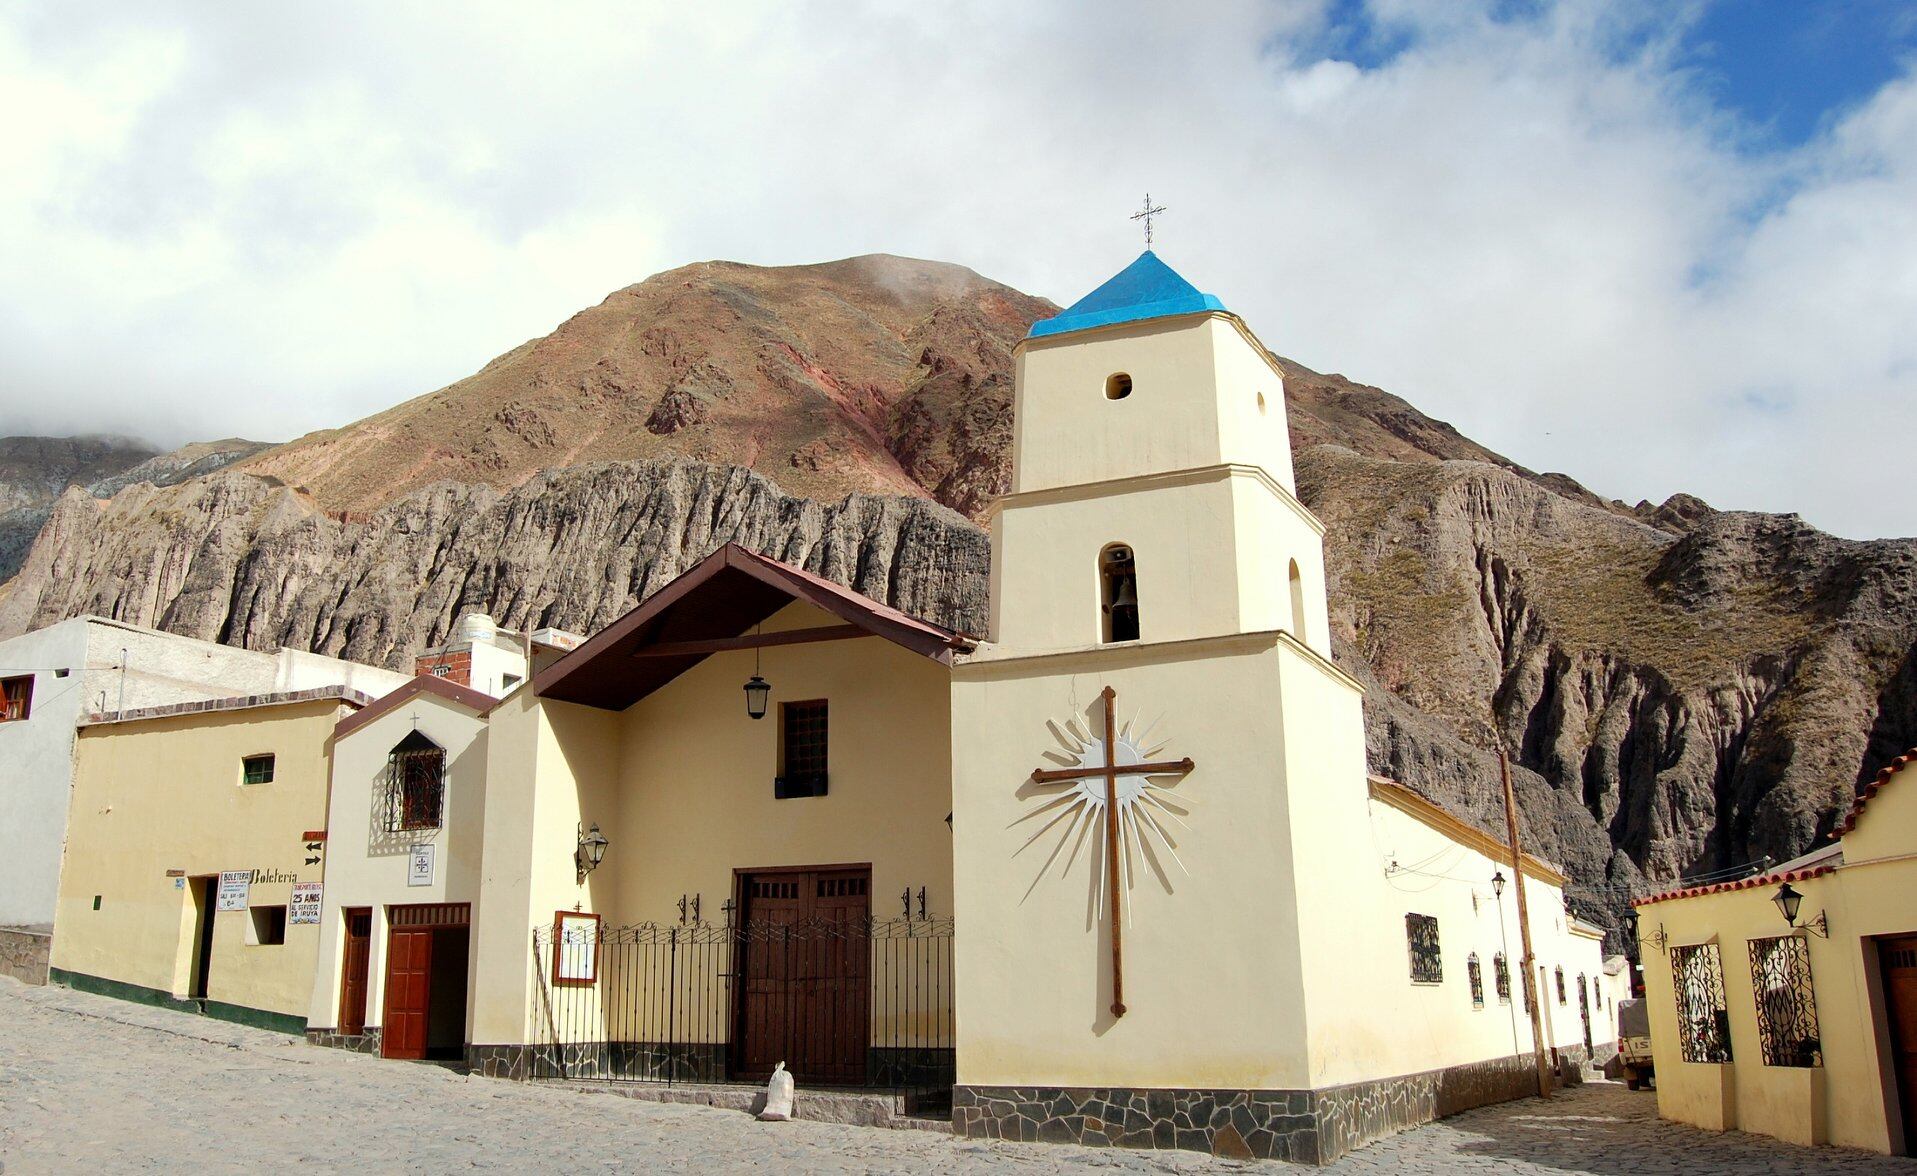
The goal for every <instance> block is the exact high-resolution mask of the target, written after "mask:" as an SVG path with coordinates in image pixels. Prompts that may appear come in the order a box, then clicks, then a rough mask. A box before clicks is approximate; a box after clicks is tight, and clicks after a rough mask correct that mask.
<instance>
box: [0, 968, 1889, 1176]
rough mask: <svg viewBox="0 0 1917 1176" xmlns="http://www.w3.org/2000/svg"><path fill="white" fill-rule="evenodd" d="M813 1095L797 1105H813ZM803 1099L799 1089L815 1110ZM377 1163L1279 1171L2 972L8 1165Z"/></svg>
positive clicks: (1364, 1166)
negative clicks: (752, 1112)
mask: <svg viewBox="0 0 1917 1176" xmlns="http://www.w3.org/2000/svg"><path fill="white" fill-rule="evenodd" d="M803 1097H804V1095H803V1092H801V1100H803ZM801 1108H803V1101H801ZM290 1165H308V1166H311V1167H315V1168H323V1169H332V1168H344V1167H351V1168H353V1169H356V1170H358V1171H361V1172H397V1171H407V1172H449V1171H467V1170H481V1171H487V1170H491V1171H502V1170H505V1171H522V1170H524V1171H561V1170H568V1171H585V1172H594V1171H616V1170H621V1169H630V1170H641V1171H666V1172H685V1171H701V1172H704V1171H738V1172H743V1171H765V1170H771V1171H775V1172H776V1171H779V1170H781V1169H784V1170H788V1171H804V1172H941V1173H943V1172H977V1171H988V1170H989V1171H1013V1172H1077V1171H1085V1170H1088V1169H1102V1170H1110V1171H1118V1172H1214V1171H1245V1170H1257V1171H1276V1170H1278V1169H1279V1168H1280V1167H1281V1165H1274V1164H1264V1165H1260V1164H1237V1163H1231V1162H1228V1161H1221V1160H1213V1159H1211V1158H1210V1157H1207V1156H1198V1155H1192V1154H1189V1153H1183V1152H1161V1153H1150V1152H1128V1151H1115V1150H1094V1149H1088V1148H1071V1147H1050V1146H1045V1145H1039V1144H1022V1145H1021V1144H1000V1143H976V1142H969V1141H964V1140H956V1139H953V1138H951V1137H949V1136H944V1135H938V1134H933V1133H930V1132H925V1131H886V1130H879V1129H874V1128H866V1127H841V1126H835V1125H829V1124H819V1123H802V1122H801V1123H760V1122H757V1121H756V1120H754V1119H751V1118H749V1117H747V1116H745V1115H743V1114H740V1113H737V1112H733V1111H722V1110H715V1109H712V1108H710V1107H699V1106H680V1105H671V1104H662V1103H646V1102H636V1101H634V1100H631V1099H625V1098H619V1097H617V1096H613V1095H605V1094H587V1093H578V1092H575V1091H572V1090H567V1089H562V1088H555V1087H547V1086H529V1085H523V1084H515V1083H508V1082H501V1081H496V1080H491V1079H484V1078H469V1077H465V1076H462V1075H459V1074H456V1073H453V1072H451V1071H449V1070H445V1069H441V1068H439V1067H434V1066H421V1065H414V1064H409V1063H405V1062H387V1061H382V1060H380V1059H378V1058H370V1057H363V1056H360V1055H357V1054H348V1053H344V1052H342V1051H339V1050H329V1049H322V1048H319V1047H316V1046H310V1045H307V1044H305V1043H304V1042H300V1041H295V1040H293V1039H290V1038H287V1037H284V1036H281V1035H278V1034H274V1033H267V1032H264V1031H261V1030H255V1029H246V1028H242V1027H240V1026H236V1025H228V1024H224V1023H222V1022H219V1021H210V1020H206V1019H204V1018H200V1017H193V1016H188V1015H184V1014H180V1013H174V1012H169V1011H163V1010H160V1009H150V1008H145V1007H143V1006H140V1005H132V1004H126V1003H123V1002H120V1001H115V1000H109V999H107V998H105V997H96V996H88V995H85V994H82V993H76V992H71V991H68V990H66V989H59V988H27V987H24V986H22V985H20V984H18V983H15V982H12V981H6V980H0V1169H4V1171H5V1172H6V1173H8V1174H9V1176H12V1174H14V1173H26V1172H48V1171H75V1170H84V1171H102V1172H124V1171H157V1170H168V1171H174V1170H181V1169H191V1170H193V1171H194V1172H195V1173H196V1176H198V1174H201V1173H217V1172H239V1171H248V1172H251V1171H258V1170H261V1169H266V1168H281V1167H286V1166H290ZM1330 1171H1332V1172H1339V1173H1364V1172H1374V1171H1375V1172H1384V1171H1390V1172H1405V1171H1410V1172H1449V1171H1458V1172H1525V1173H1551V1174H1554V1176H1561V1174H1568V1173H1580V1172H1588V1173H1596V1174H1599V1176H1626V1174H1633V1173H1679V1172H1682V1173H1683V1174H1684V1176H1711V1174H1713V1173H1734V1172H1758V1173H1773V1172H1776V1173H1782V1172H1807V1171H1817V1172H1837V1173H1859V1174H1862V1173H1886V1174H1897V1176H1917V1162H1912V1161H1908V1160H1888V1159H1884V1158H1881V1157H1876V1156H1865V1155H1860V1154H1856V1153H1850V1152H1839V1151H1834V1150H1831V1149H1820V1150H1816V1151H1804V1150H1799V1149H1795V1148H1790V1147H1786V1146H1784V1145H1781V1144H1773V1143H1770V1142H1768V1141H1765V1140H1762V1139H1758V1138H1754V1137H1751V1136H1744V1135H1736V1134H1732V1135H1727V1136H1712V1135H1708V1134H1705V1133H1702V1132H1696V1131H1691V1130H1688V1129H1685V1128H1680V1127H1674V1126H1670V1125H1668V1124H1663V1123H1660V1122H1658V1121H1657V1119H1656V1117H1655V1106H1654V1104H1653V1100H1652V1097H1651V1096H1650V1095H1639V1094H1631V1093H1628V1092H1626V1091H1625V1090H1623V1089H1622V1088H1621V1087H1617V1086H1612V1085H1603V1086H1593V1087H1586V1088H1585V1089H1584V1090H1582V1091H1576V1092H1570V1093H1568V1094H1567V1095H1565V1096H1563V1097H1560V1098H1558V1099H1556V1100H1554V1101H1552V1102H1551V1103H1549V1104H1545V1103H1539V1102H1537V1101H1535V1100H1528V1101H1525V1102H1520V1103H1511V1104H1507V1105H1505V1106H1502V1107H1491V1108H1486V1109H1484V1110H1480V1111H1474V1112H1471V1113H1469V1114H1466V1115H1460V1116H1458V1117H1457V1118H1454V1119H1448V1120H1446V1121H1444V1122H1443V1123H1437V1124H1432V1125H1430V1126H1427V1127H1424V1128H1421V1129H1419V1130H1417V1131H1412V1132H1407V1133H1406V1134H1403V1135H1400V1136H1397V1137H1395V1138H1392V1139H1389V1140H1385V1141H1383V1142H1381V1143H1377V1144H1373V1145H1372V1146H1371V1147H1369V1148H1366V1149H1364V1150H1363V1151H1360V1152H1358V1153H1356V1154H1354V1155H1351V1156H1347V1157H1346V1158H1345V1159H1344V1160H1343V1161H1341V1162H1340V1163H1339V1164H1337V1165H1335V1166H1334V1167H1333V1168H1331V1169H1330Z"/></svg>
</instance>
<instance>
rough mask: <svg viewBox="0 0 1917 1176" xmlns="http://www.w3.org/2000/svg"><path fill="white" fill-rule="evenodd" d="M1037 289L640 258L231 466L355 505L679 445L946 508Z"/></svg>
mask: <svg viewBox="0 0 1917 1176" xmlns="http://www.w3.org/2000/svg"><path fill="white" fill-rule="evenodd" d="M1056 310H1057V308H1056V307H1054V306H1053V305H1052V304H1051V303H1049V302H1046V301H1045V300H1044V299H1042V298H1033V297H1031V296H1029V295H1025V294H1021V293H1019V292H1018V291H1016V290H1014V289H1012V288H1011V287H1009V286H1002V285H999V284H998V283H997V282H991V281H987V280H986V279H984V278H981V277H979V276H978V275H977V274H975V273H973V272H972V271H971V270H968V269H962V268H960V267H958V266H952V265H941V264H938V263H934V262H925V261H913V260H910V259H907V258H902V257H888V256H882V255H877V256H870V257H855V258H851V259H848V260H846V261H838V262H832V263H830V264H827V265H812V266H788V267H783V268H763V267H758V266H747V265H738V264H734V263H732V262H723V261H714V262H706V263H704V264H701V265H691V266H686V267H684V268H682V269H676V270H671V271H669V272H667V273H663V274H658V275H655V276H654V277H651V278H648V279H647V280H646V281H644V282H641V283H639V284H638V285H635V286H628V287H626V288H625V289H623V290H619V291H617V292H615V293H614V294H612V295H611V296H610V297H608V298H607V299H606V300H605V301H604V302H602V303H600V304H599V305H598V306H595V307H593V308H591V309H590V310H585V311H581V312H580V313H578V314H576V315H574V316H573V317H572V318H570V319H568V320H566V321H565V322H564V323H562V324H560V326H559V328H558V329H557V330H555V331H554V332H553V333H552V334H550V335H547V336H546V337H545V338H543V339H535V340H533V341H531V342H529V343H525V344H522V345H521V346H519V347H516V348H514V349H513V350H511V351H508V352H507V353H506V354H504V355H502V356H500V357H499V358H497V359H495V360H493V361H492V362H491V363H489V364H487V365H486V366H485V367H484V368H481V369H480V370H479V371H478V372H476V373H475V374H473V375H471V376H468V377H467V378H466V379H464V380H461V381H459V382H458V383H456V384H451V385H448V386H447V387H445V388H441V389H440V390H439V391H437V392H433V393H431V394H429V395H426V396H421V397H419V398H417V399H415V400H410V401H407V402H406V403H404V404H401V405H399V406H397V407H395V408H392V409H389V410H387V411H386V412H383V413H380V414H378V415H377V416H373V417H369V418H367V419H366V420H363V421H359V422H357V423H355V424H352V425H349V426H347V427H346V428H343V429H334V430H330V431H327V432H323V433H315V434H312V435H311V436H307V437H302V438H300V439H299V440H297V441H294V442H292V443H291V444H289V445H282V446H280V447H278V448H276V449H273V450H270V451H268V452H266V453H263V454H260V455H259V456H257V457H255V458H253V459H252V460H250V461H248V462H246V463H245V464H244V465H242V466H241V468H242V469H245V470H247V471H248V472H251V473H258V474H267V475H271V476H273V477H276V478H278V479H280V480H281V481H283V482H286V483H287V484H289V485H293V486H297V487H299V488H301V489H302V490H304V491H306V492H307V493H309V494H311V495H312V497H313V499H314V501H315V502H317V503H318V504H319V505H320V506H321V507H322V508H324V509H329V510H346V511H365V510H371V509H375V508H377V507H379V506H382V505H384V504H385V503H388V502H391V501H392V500H393V499H394V498H395V497H397V496H398V495H400V494H403V493H405V492H406V491H409V490H414V489H418V488H419V487H422V486H427V485H430V484H432V483H434V482H437V481H443V480H447V479H451V480H453V481H459V482H475V483H482V484H485V485H489V486H494V487H497V488H499V489H509V488H511V487H513V486H517V485H520V484H521V483H523V482H525V481H527V480H528V479H530V478H531V477H533V476H534V475H535V474H537V473H539V472H540V471H541V470H545V469H551V468H554V467H563V466H572V465H581V464H586V463H590V462H598V461H623V460H632V459H644V458H677V457H690V458H694V459H696V460H702V461H709V462H714V463H717V464H736V465H742V466H747V467H749V468H751V469H754V470H757V471H759V472H760V473H763V474H765V475H767V476H768V477H771V478H774V479H776V480H777V481H778V483H779V484H780V485H781V486H782V487H784V488H785V489H787V490H789V491H792V492H794V493H797V494H801V495H805V496H807V497H812V498H820V499H836V498H842V497H844V496H845V495H846V494H850V493H854V492H863V493H870V492H879V493H888V494H909V495H914V496H919V497H925V498H930V499H932V500H934V501H936V502H940V503H943V504H945V505H947V506H950V507H952V508H953V509H955V510H958V511H960V512H961V513H964V514H969V515H976V514H977V513H978V512H980V511H981V510H983V508H984V507H985V505H986V504H987V503H988V502H990V501H991V499H992V498H993V496H995V495H996V494H997V493H999V491H1000V490H1001V489H1002V488H1003V487H1004V485H1005V484H1006V482H1007V474H1008V472H1009V463H1010V455H1011V370H1012V369H1011V351H1012V347H1013V346H1014V345H1016V344H1017V342H1018V341H1019V339H1021V338H1022V337H1023V336H1024V334H1025V328H1026V327H1027V326H1028V325H1030V323H1031V322H1032V320H1033V319H1035V318H1038V317H1041V316H1043V315H1048V314H1051V313H1054V312H1055V311H1056Z"/></svg>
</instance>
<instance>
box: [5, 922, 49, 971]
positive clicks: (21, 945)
mask: <svg viewBox="0 0 1917 1176" xmlns="http://www.w3.org/2000/svg"><path fill="white" fill-rule="evenodd" d="M52 955H53V933H52V932H50V931H31V930H28V929H26V928H24V927H0V976H11V977H13V978H14V979H15V980H18V981H20V982H21V983H23V984H45V983H46V982H47V961H48V959H50V958H51V957H52Z"/></svg>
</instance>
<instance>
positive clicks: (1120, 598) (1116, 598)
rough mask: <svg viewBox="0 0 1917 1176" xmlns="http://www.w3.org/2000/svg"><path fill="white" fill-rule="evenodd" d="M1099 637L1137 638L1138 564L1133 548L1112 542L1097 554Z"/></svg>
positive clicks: (1113, 639) (1108, 640)
mask: <svg viewBox="0 0 1917 1176" xmlns="http://www.w3.org/2000/svg"><path fill="white" fill-rule="evenodd" d="M1098 590H1099V609H1100V612H1101V614H1102V616H1101V618H1100V624H1101V640H1103V641H1106V642H1108V643H1109V642H1113V641H1136V640H1138V566H1137V563H1136V561H1135V560H1134V558H1133V556H1132V549H1131V548H1130V547H1128V546H1127V545H1125V544H1123V543H1114V544H1112V545H1111V546H1109V547H1107V548H1106V549H1105V550H1103V551H1101V552H1099V553H1098Z"/></svg>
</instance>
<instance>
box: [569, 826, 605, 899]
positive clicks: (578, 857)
mask: <svg viewBox="0 0 1917 1176" xmlns="http://www.w3.org/2000/svg"><path fill="white" fill-rule="evenodd" d="M605 860H606V835H605V834H604V833H601V832H600V831H599V822H597V821H594V822H593V824H592V828H591V829H585V828H581V829H580V831H579V848H577V849H575V850H573V851H572V864H573V866H574V868H576V869H577V870H578V871H579V881H580V883H581V884H582V885H583V884H584V883H585V881H586V875H587V874H590V873H592V872H593V871H594V870H596V869H598V868H599V863H600V862H603V861H605Z"/></svg>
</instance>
